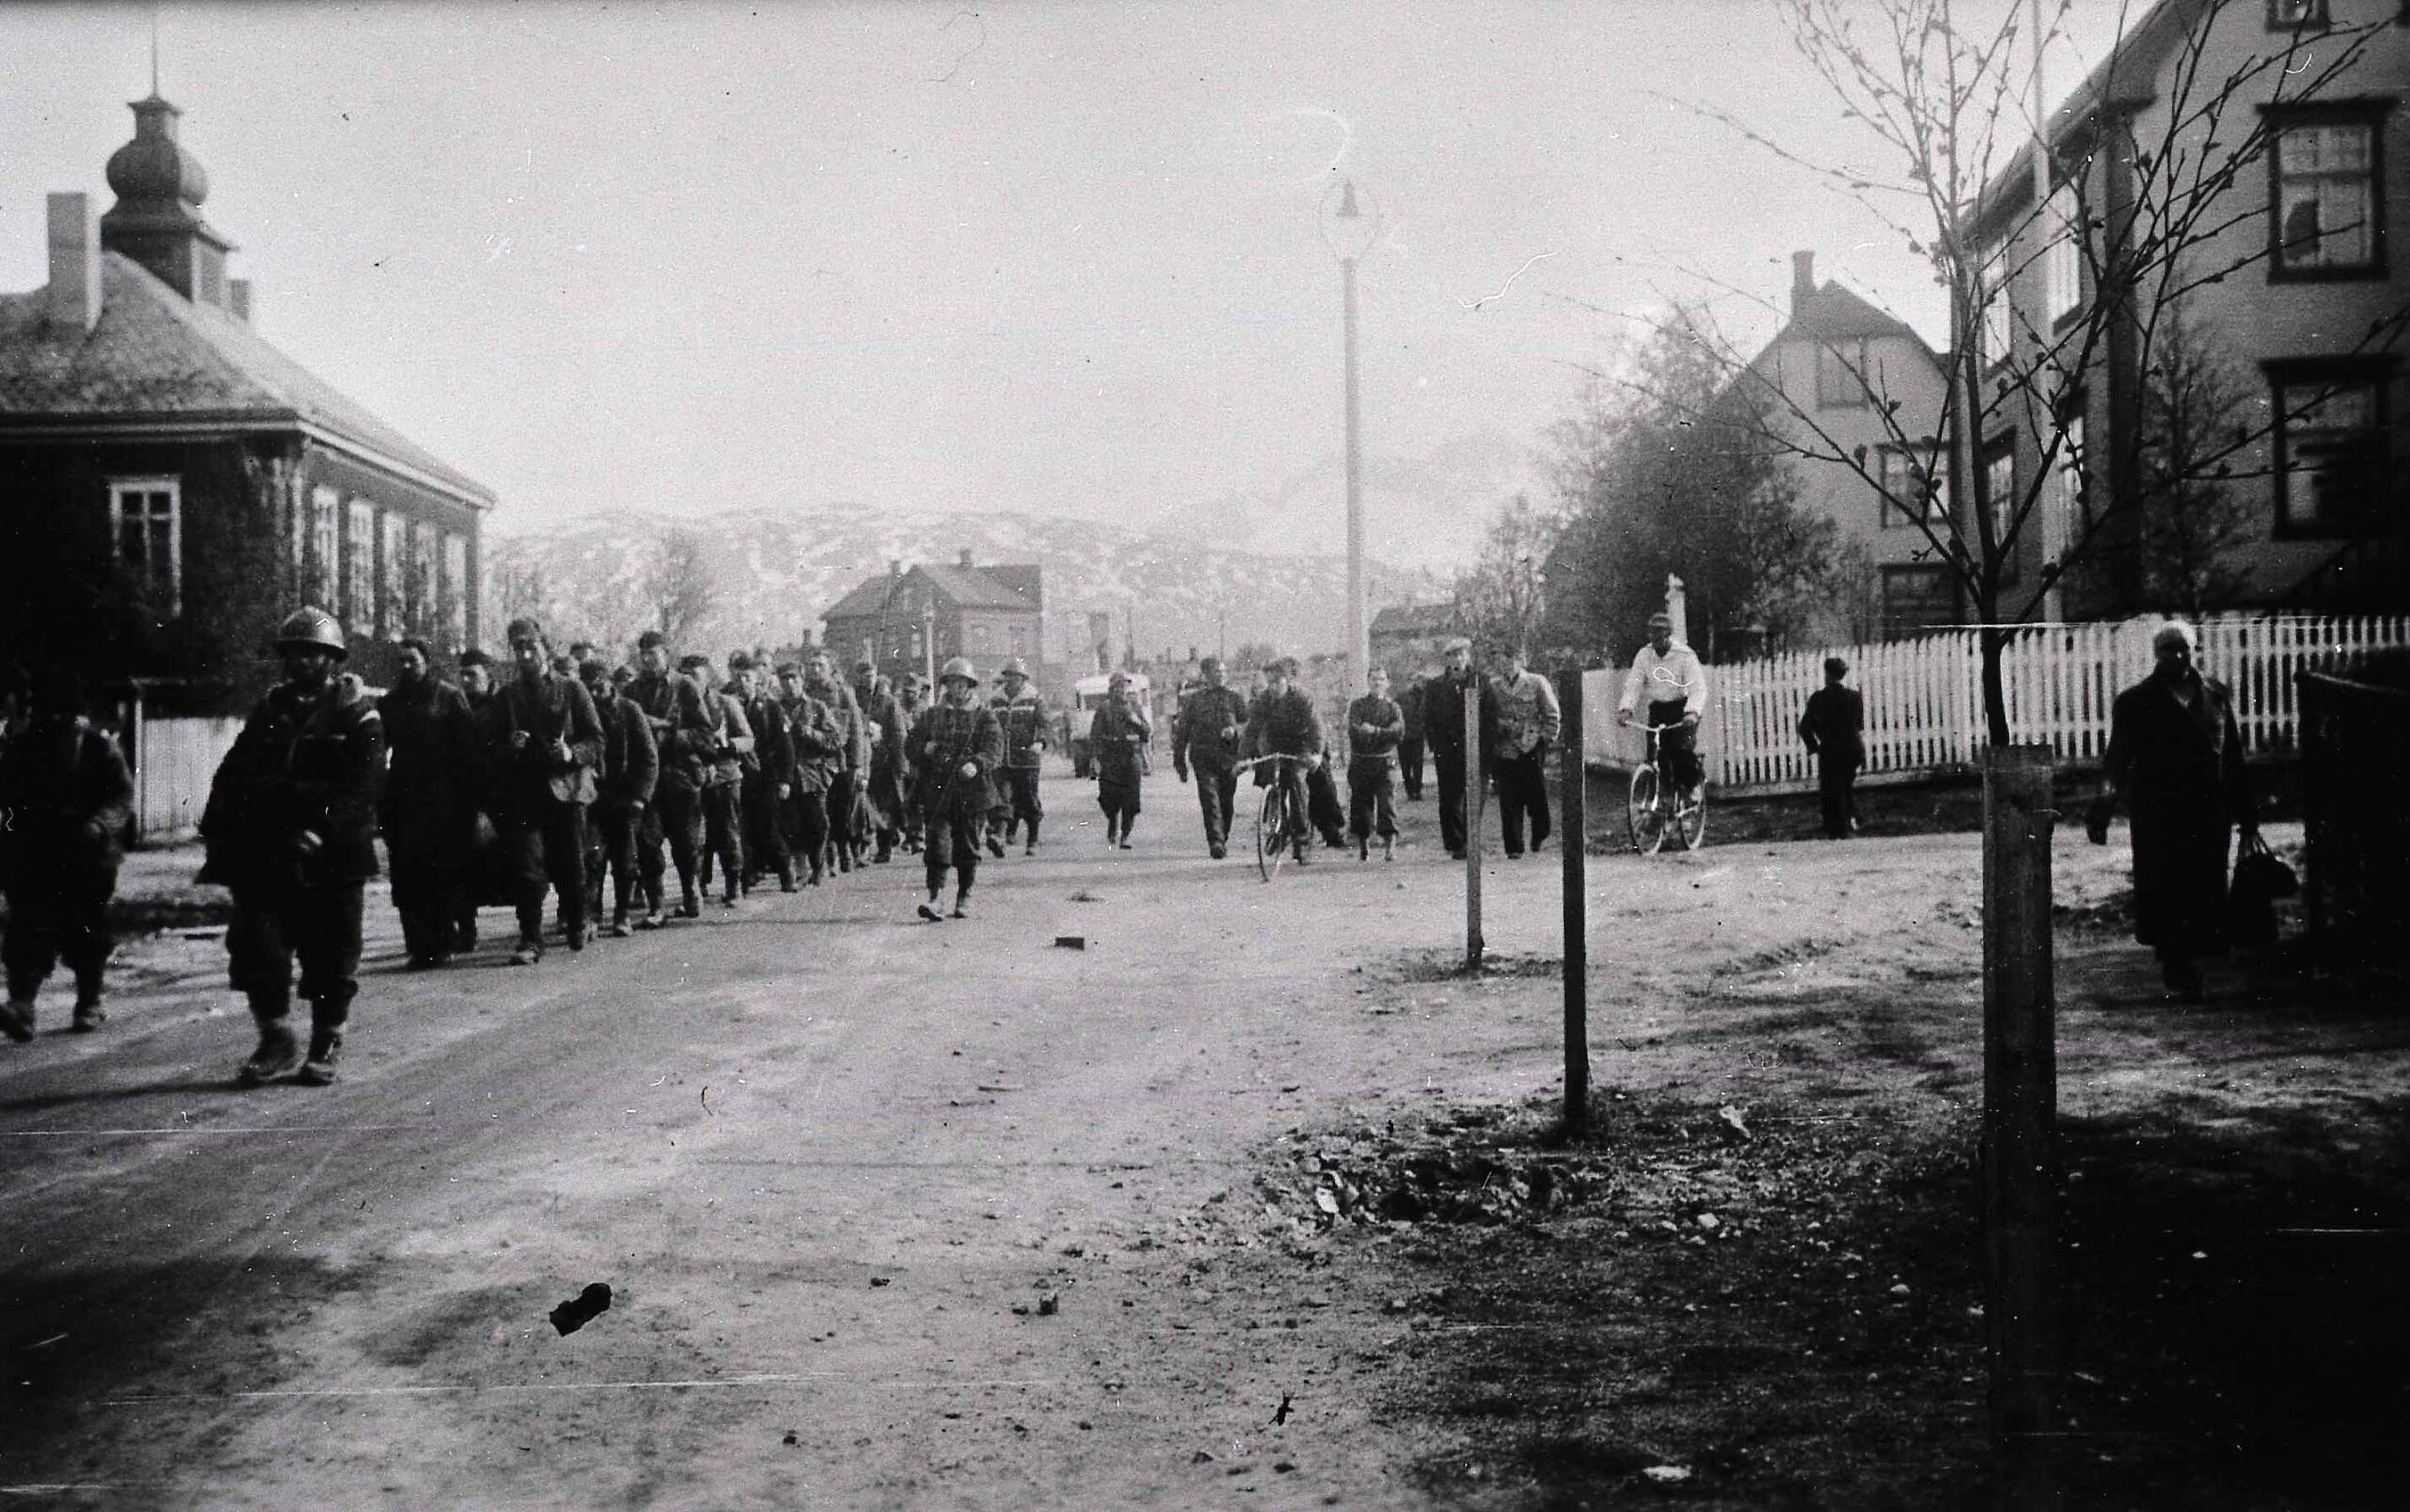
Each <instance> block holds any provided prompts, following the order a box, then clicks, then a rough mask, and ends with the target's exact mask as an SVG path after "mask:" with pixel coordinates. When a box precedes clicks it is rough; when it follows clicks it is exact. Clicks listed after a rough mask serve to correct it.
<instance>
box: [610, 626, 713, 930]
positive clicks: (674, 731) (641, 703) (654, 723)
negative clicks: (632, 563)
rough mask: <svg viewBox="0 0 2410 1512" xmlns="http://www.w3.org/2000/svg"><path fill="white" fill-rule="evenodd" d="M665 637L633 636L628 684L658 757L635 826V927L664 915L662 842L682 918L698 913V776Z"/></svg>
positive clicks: (653, 633) (655, 923)
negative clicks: (638, 907) (648, 799)
mask: <svg viewBox="0 0 2410 1512" xmlns="http://www.w3.org/2000/svg"><path fill="white" fill-rule="evenodd" d="M671 666H672V658H671V655H670V648H669V638H668V637H667V635H663V634H662V633H661V632H660V631H658V630H648V631H646V632H645V633H644V634H643V635H639V636H637V637H636V675H635V681H633V682H631V683H630V684H628V693H627V696H628V700H629V701H630V702H632V703H634V704H635V706H636V707H637V708H638V709H641V710H643V711H644V722H645V728H646V729H648V730H650V731H651V732H652V743H653V749H654V752H655V754H656V757H657V763H656V766H655V776H654V781H653V796H652V806H651V808H650V809H648V810H646V811H645V813H644V816H643V818H642V820H641V821H640V822H639V823H638V824H637V826H636V875H637V876H638V877H640V878H641V879H642V881H643V883H644V917H643V918H641V919H639V920H637V921H636V925H635V926H636V927H637V928H639V929H658V928H660V927H661V925H662V923H663V921H664V917H665V893H666V887H665V884H666V882H667V865H665V863H664V862H663V861H662V854H661V853H662V847H663V845H664V844H667V846H668V850H669V861H670V862H672V863H674V864H675V865H676V866H677V869H678V891H679V894H680V897H681V899H682V902H681V905H680V909H679V911H680V913H682V914H683V916H685V917H687V918H690V919H691V918H693V917H695V916H696V915H698V914H699V913H701V912H702V905H701V904H700V903H699V901H698V900H697V899H696V896H695V875H696V874H695V866H696V862H697V860H698V853H699V852H700V851H701V849H702V847H703V811H702V799H701V794H702V777H701V766H700V764H699V758H698V757H697V755H696V754H695V751H694V749H693V748H692V747H691V745H690V744H689V743H688V742H687V741H685V740H684V739H683V738H682V737H681V732H680V726H679V715H678V709H679V692H678V688H679V685H680V684H683V682H684V681H685V679H684V678H683V677H682V676H680V675H679V674H678V673H677V672H675V671H673V670H671Z"/></svg>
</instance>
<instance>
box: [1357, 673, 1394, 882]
mask: <svg viewBox="0 0 2410 1512" xmlns="http://www.w3.org/2000/svg"><path fill="white" fill-rule="evenodd" d="M1369 682H1370V685H1369V686H1368V687H1366V689H1365V690H1364V692H1363V694H1362V695H1361V696H1359V697H1358V699H1357V700H1355V701H1354V702H1352V703H1350V704H1348V706H1347V832H1348V833H1349V834H1351V835H1353V836H1355V837H1356V859H1357V860H1358V861H1364V860H1366V859H1368V858H1369V857H1370V856H1371V855H1372V853H1373V842H1372V837H1373V834H1374V830H1376V829H1377V830H1378V831H1379V833H1380V837H1381V860H1383V861H1388V860H1390V859H1391V856H1392V854H1393V850H1394V847H1395V846H1396V844H1397V747H1398V737H1399V734H1400V733H1401V732H1403V731H1404V730H1405V729H1406V711H1405V710H1403V709H1401V708H1399V707H1398V705H1397V702H1396V700H1392V699H1391V698H1390V672H1389V668H1386V667H1375V668H1373V669H1372V671H1371V673H1370V674H1369Z"/></svg>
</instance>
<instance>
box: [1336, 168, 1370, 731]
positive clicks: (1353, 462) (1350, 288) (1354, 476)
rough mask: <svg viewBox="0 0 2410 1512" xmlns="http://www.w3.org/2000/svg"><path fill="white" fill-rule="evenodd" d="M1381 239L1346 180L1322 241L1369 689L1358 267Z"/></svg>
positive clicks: (1353, 622) (1357, 625)
mask: <svg viewBox="0 0 2410 1512" xmlns="http://www.w3.org/2000/svg"><path fill="white" fill-rule="evenodd" d="M1379 235H1380V217H1378V216H1377V215H1372V216H1368V215H1366V214H1364V212H1363V211H1362V210H1361V209H1360V208H1358V205H1357V202H1356V181H1355V180H1353V179H1342V180H1341V181H1340V185H1339V204H1338V207H1337V208H1336V209H1329V208H1328V207H1327V201H1326V213H1325V215H1324V217H1323V237H1324V239H1325V240H1326V242H1328V243H1329V245H1330V249H1331V250H1332V251H1333V252H1336V253H1337V254H1338V255H1339V287H1340V299H1341V304H1342V311H1343V314H1344V325H1345V333H1344V334H1345V341H1346V346H1347V675H1348V677H1349V679H1350V680H1351V682H1352V683H1353V684H1354V685H1355V686H1356V687H1358V688H1362V687H1365V686H1367V685H1368V678H1369V675H1370V673H1371V670H1372V635H1371V631H1370V626H1369V622H1368V620H1367V619H1366V618H1365V612H1364V425H1363V409H1362V406H1361V405H1360V404H1359V403H1358V398H1357V362H1356V263H1357V260H1358V258H1360V257H1362V256H1363V255H1364V253H1366V252H1367V251H1370V250H1371V249H1372V246H1373V243H1374V240H1375V239H1377V238H1378V236H1379Z"/></svg>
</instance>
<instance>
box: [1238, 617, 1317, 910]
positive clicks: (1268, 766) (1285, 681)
mask: <svg viewBox="0 0 2410 1512" xmlns="http://www.w3.org/2000/svg"><path fill="white" fill-rule="evenodd" d="M1296 676H1297V659H1296V658H1295V657H1293V656H1281V657H1277V658H1275V659H1274V660H1272V661H1270V662H1267V663H1265V664H1264V668H1263V691H1262V692H1261V693H1259V694H1257V695H1256V698H1255V706H1254V707H1253V708H1252V709H1250V710H1249V711H1248V712H1247V719H1246V743H1247V754H1248V755H1249V756H1250V757H1253V758H1256V759H1258V760H1261V761H1262V763H1263V764H1262V765H1261V766H1258V767H1257V768H1256V769H1255V785H1256V786H1258V787H1269V786H1271V785H1272V784H1273V783H1274V782H1278V783H1279V784H1280V786H1281V787H1282V788H1283V789H1285V790H1286V791H1287V793H1288V795H1289V803H1288V811H1289V822H1290V825H1291V831H1290V833H1289V834H1288V835H1285V836H1283V837H1282V839H1283V840H1284V841H1286V842H1288V843H1290V844H1293V847H1294V851H1295V855H1296V859H1297V864H1298V865H1300V866H1303V865H1304V864H1306V849H1307V846H1306V840H1307V837H1308V835H1309V833H1310V830H1309V827H1308V824H1307V820H1306V812H1307V809H1306V770H1307V768H1308V767H1310V766H1313V765H1314V764H1316V763H1317V760H1318V758H1320V756H1321V755H1322V745H1323V742H1322V716H1320V715H1318V714H1316V713H1314V700H1312V699H1310V698H1308V697H1307V696H1306V695H1305V694H1304V693H1303V692H1300V691H1299V690H1298V689H1297V687H1296V686H1295V679H1296ZM1282 756H1285V757H1288V758H1290V759H1289V760H1287V761H1274V760H1271V759H1270V758H1273V757H1282Z"/></svg>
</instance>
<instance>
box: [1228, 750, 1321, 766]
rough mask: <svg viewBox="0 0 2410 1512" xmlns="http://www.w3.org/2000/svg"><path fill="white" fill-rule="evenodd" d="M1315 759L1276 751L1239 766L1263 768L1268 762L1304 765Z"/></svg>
mask: <svg viewBox="0 0 2410 1512" xmlns="http://www.w3.org/2000/svg"><path fill="white" fill-rule="evenodd" d="M1313 759H1314V758H1312V757H1311V756H1292V755H1290V754H1288V753H1287V752H1286V751H1275V752H1273V753H1272V754H1271V755H1269V756H1258V757H1256V758H1255V759H1254V760H1253V761H1245V762H1241V763H1239V765H1240V766H1242V767H1247V766H1261V765H1262V764H1264V763H1266V762H1296V763H1298V764H1301V765H1302V764H1306V763H1309V762H1311V761H1312V760H1313Z"/></svg>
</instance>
